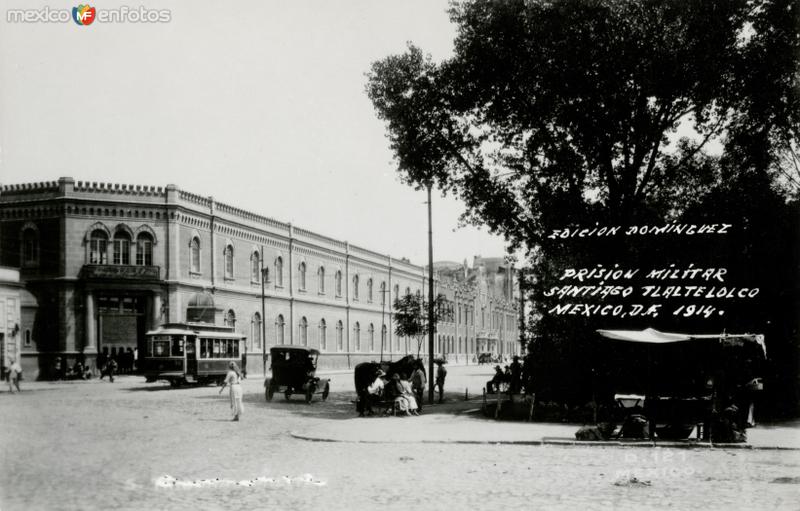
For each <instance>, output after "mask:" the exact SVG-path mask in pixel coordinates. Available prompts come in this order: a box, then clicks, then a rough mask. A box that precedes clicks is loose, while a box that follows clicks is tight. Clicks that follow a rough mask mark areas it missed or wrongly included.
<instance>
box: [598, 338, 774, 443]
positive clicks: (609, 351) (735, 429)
mask: <svg viewBox="0 0 800 511" xmlns="http://www.w3.org/2000/svg"><path fill="white" fill-rule="evenodd" d="M597 333H598V334H599V335H600V336H601V337H602V338H604V339H606V340H611V341H612V343H603V345H604V347H605V349H604V350H603V351H604V353H603V354H598V355H597V356H596V357H594V358H595V363H596V364H597V369H598V375H597V376H596V381H595V384H596V387H598V388H599V389H603V390H604V391H605V392H598V393H602V394H607V395H606V396H605V397H604V398H601V396H599V395H598V396H597V397H598V398H600V399H598V401H600V402H602V401H604V400H605V401H610V400H611V399H613V401H614V402H615V403H616V406H614V405H612V407H615V408H616V410H617V411H618V412H621V414H620V415H618V416H617V417H616V419H618V420H628V419H630V418H631V417H634V416H635V417H641V420H644V421H646V422H647V423H648V424H647V431H648V435H649V436H650V437H651V438H662V439H684V438H687V437H688V436H689V435H690V434H691V432H692V431H693V430H695V429H696V431H697V436H698V439H701V438H702V439H706V440H708V439H711V440H712V441H722V442H726V441H727V442H730V441H744V439H745V438H746V435H745V433H744V430H745V428H747V427H750V426H752V425H754V424H755V420H754V417H753V416H754V413H753V412H754V407H753V397H754V392H757V391H759V390H761V389H762V388H763V384H762V379H761V378H760V375H761V374H762V371H763V367H762V366H763V363H764V361H765V360H766V346H765V343H764V337H763V336H762V335H755V334H727V333H723V334H704V335H696V334H677V333H666V332H659V331H657V330H654V329H652V328H648V329H646V330H642V331H632V330H598V331H597ZM603 362H605V364H603ZM603 365H605V368H604V369H601V367H602V366H603ZM601 374H602V377H601ZM612 396H613V398H612ZM624 429H625V428H624V423H623V436H624Z"/></svg>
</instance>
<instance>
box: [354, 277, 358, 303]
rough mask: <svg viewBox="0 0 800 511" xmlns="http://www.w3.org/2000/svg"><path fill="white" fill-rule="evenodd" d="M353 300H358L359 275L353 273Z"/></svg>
mask: <svg viewBox="0 0 800 511" xmlns="http://www.w3.org/2000/svg"><path fill="white" fill-rule="evenodd" d="M353 300H358V275H353Z"/></svg>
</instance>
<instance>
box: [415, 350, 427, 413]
mask: <svg viewBox="0 0 800 511" xmlns="http://www.w3.org/2000/svg"><path fill="white" fill-rule="evenodd" d="M427 383H428V379H427V378H426V377H425V366H424V365H423V364H422V360H417V365H416V369H414V372H413V374H412V375H411V389H412V390H413V391H414V397H415V398H416V399H417V407H418V408H419V411H420V412H421V411H422V396H423V395H424V394H425V385H426V384H427Z"/></svg>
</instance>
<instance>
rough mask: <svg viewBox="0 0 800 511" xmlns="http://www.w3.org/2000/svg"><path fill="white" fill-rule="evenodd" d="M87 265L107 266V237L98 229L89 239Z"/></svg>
mask: <svg viewBox="0 0 800 511" xmlns="http://www.w3.org/2000/svg"><path fill="white" fill-rule="evenodd" d="M89 264H108V236H107V235H106V233H105V232H103V231H102V230H100V229H96V230H94V231H92V235H91V238H89Z"/></svg>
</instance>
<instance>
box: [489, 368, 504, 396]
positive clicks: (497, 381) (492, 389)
mask: <svg viewBox="0 0 800 511" xmlns="http://www.w3.org/2000/svg"><path fill="white" fill-rule="evenodd" d="M504 383H506V375H505V373H504V372H503V368H502V367H500V366H494V376H493V377H492V379H491V380H489V381H487V382H486V393H487V394H495V393H497V392H500V387H501V386H502V385H503V384H504Z"/></svg>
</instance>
